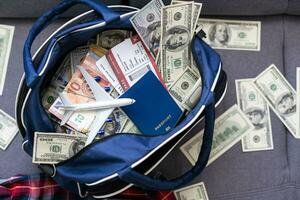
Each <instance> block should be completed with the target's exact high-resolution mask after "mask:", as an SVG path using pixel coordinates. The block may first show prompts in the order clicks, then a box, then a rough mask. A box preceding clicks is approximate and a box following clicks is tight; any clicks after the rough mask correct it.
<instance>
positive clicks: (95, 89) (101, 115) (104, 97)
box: [60, 66, 135, 145]
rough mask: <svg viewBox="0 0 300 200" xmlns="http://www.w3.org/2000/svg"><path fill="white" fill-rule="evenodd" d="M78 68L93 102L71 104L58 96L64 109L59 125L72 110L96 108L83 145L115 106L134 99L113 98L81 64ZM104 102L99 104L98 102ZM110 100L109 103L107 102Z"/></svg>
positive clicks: (92, 136)
mask: <svg viewBox="0 0 300 200" xmlns="http://www.w3.org/2000/svg"><path fill="white" fill-rule="evenodd" d="M78 69H79V70H80V72H81V73H82V75H83V77H84V79H85V80H86V82H87V84H88V85H89V87H90V88H91V90H92V93H93V95H94V97H95V99H96V102H95V103H91V104H89V105H88V104H73V105H72V104H71V103H70V102H69V101H68V100H67V99H66V97H64V96H63V95H61V96H60V98H61V100H62V103H63V104H64V105H63V106H60V107H61V108H63V109H65V113H64V117H63V119H62V121H61V125H64V124H65V123H66V122H67V121H68V120H69V118H70V117H71V115H72V114H73V113H74V111H75V110H76V111H78V110H97V113H96V117H95V119H94V123H92V125H91V127H90V131H89V133H88V138H87V141H86V144H85V145H88V144H90V143H91V142H92V141H93V140H94V138H95V137H96V135H97V133H98V132H99V130H100V128H101V127H102V126H103V124H104V123H105V122H106V119H107V118H108V117H109V115H110V114H111V113H112V111H113V110H114V109H115V108H116V107H120V106H125V105H130V104H132V103H134V102H135V100H134V99H123V100H122V99H114V98H112V97H111V96H110V95H109V94H108V93H107V92H106V91H105V90H104V89H103V88H102V87H101V86H99V85H98V83H97V82H96V81H95V79H94V78H93V77H92V76H91V75H90V74H89V73H88V72H87V71H86V70H85V69H84V68H83V67H81V66H78ZM101 102H102V103H104V104H101V105H100V103H101ZM108 102H111V103H108ZM76 106H79V107H78V109H76Z"/></svg>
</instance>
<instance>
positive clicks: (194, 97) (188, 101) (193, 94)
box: [183, 76, 202, 110]
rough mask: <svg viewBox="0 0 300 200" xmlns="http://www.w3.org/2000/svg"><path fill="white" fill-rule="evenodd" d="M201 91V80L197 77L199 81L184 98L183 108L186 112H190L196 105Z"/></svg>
mask: <svg viewBox="0 0 300 200" xmlns="http://www.w3.org/2000/svg"><path fill="white" fill-rule="evenodd" d="M201 91H202V80H201V77H200V76H199V79H198V80H197V82H196V83H195V85H194V86H193V87H192V89H191V90H190V92H189V93H187V95H186V96H185V97H184V100H183V102H184V106H185V108H186V109H187V110H192V109H193V108H194V107H195V106H196V104H197V103H198V102H199V99H200V96H201Z"/></svg>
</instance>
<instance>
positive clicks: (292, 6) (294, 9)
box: [286, 0, 300, 15]
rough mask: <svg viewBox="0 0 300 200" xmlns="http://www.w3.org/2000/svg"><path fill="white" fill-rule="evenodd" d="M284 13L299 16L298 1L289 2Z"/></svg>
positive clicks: (291, 0) (299, 5) (299, 2)
mask: <svg viewBox="0 0 300 200" xmlns="http://www.w3.org/2000/svg"><path fill="white" fill-rule="evenodd" d="M286 13H287V14H290V15H300V1H299V0H289V5H288V8H287V11H286Z"/></svg>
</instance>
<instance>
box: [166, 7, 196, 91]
mask: <svg viewBox="0 0 300 200" xmlns="http://www.w3.org/2000/svg"><path fill="white" fill-rule="evenodd" d="M193 7H194V3H193V2H189V3H181V4H177V5H170V6H165V7H163V8H162V13H161V23H162V25H161V42H160V49H161V51H160V56H161V60H160V69H161V71H162V77H163V79H164V81H165V83H166V84H167V85H169V84H170V83H173V82H174V81H175V80H176V79H177V78H178V76H180V74H182V72H183V71H184V70H185V69H186V68H187V67H191V66H192V60H191V51H190V47H189V46H190V45H189V44H190V40H191V37H192V34H193V22H192V19H193Z"/></svg>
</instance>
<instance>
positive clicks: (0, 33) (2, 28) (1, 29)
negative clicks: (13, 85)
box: [0, 25, 15, 95]
mask: <svg viewBox="0 0 300 200" xmlns="http://www.w3.org/2000/svg"><path fill="white" fill-rule="evenodd" d="M14 29H15V28H14V27H13V26H7V25H0V95H2V92H3V87H4V83H5V77H6V71H7V66H8V60H9V55H10V49H11V45H12V40H13V34H14Z"/></svg>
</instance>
